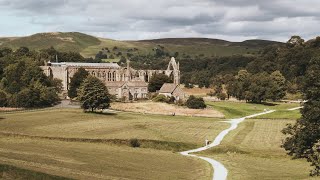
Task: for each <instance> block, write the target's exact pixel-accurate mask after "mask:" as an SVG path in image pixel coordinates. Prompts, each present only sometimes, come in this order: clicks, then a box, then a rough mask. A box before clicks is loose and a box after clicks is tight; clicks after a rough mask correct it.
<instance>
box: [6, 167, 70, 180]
mask: <svg viewBox="0 0 320 180" xmlns="http://www.w3.org/2000/svg"><path fill="white" fill-rule="evenodd" d="M0 179H8V180H9V179H21V180H22V179H41V180H69V179H70V178H65V177H60V176H54V175H50V174H45V173H41V172H37V171H31V170H27V169H22V168H18V167H15V166H10V165H6V164H0Z"/></svg>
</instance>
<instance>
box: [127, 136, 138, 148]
mask: <svg viewBox="0 0 320 180" xmlns="http://www.w3.org/2000/svg"><path fill="white" fill-rule="evenodd" d="M129 143H130V146H131V147H134V148H136V147H140V142H139V140H138V139H136V138H133V139H130V140H129Z"/></svg>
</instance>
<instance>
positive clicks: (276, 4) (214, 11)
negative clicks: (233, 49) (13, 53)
mask: <svg viewBox="0 0 320 180" xmlns="http://www.w3.org/2000/svg"><path fill="white" fill-rule="evenodd" d="M318 7H320V1H318V0H309V1H305V0H296V1H294V2H293V1H292V0H281V1H279V0H268V1H265V0H223V1H222V0H189V1H180V0H160V1H149V0H130V1H129V0H118V1H114V0H78V1H73V0H24V1H20V0H0V11H1V12H0V13H2V14H3V13H6V14H9V15H12V16H17V17H30V20H29V23H30V25H31V26H32V25H37V26H43V27H45V28H46V29H49V30H51V31H56V30H59V31H82V32H87V33H90V34H95V35H103V36H105V37H109V38H117V39H139V38H146V37H147V38H153V37H158V38H159V37H186V36H201V37H215V36H218V37H224V38H227V39H228V40H232V39H233V38H234V39H236V40H241V39H246V38H252V37H259V38H260V37H262V38H264V37H266V38H270V39H277V40H279V39H283V40H285V39H286V38H287V37H288V34H292V33H295V34H301V35H303V36H306V38H310V37H312V36H316V35H317V29H319V25H318V24H320V18H319V17H320V11H318ZM17 23H18V22H17ZM0 25H1V24H0ZM0 33H1V30H0ZM35 33H36V32H35ZM0 35H1V34H0Z"/></svg>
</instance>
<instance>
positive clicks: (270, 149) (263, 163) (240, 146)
mask: <svg viewBox="0 0 320 180" xmlns="http://www.w3.org/2000/svg"><path fill="white" fill-rule="evenodd" d="M207 104H208V105H211V106H213V107H215V108H216V109H217V110H220V111H221V112H223V113H224V114H225V115H226V116H227V117H228V118H236V117H243V116H247V115H250V114H254V113H258V112H262V111H263V110H264V109H274V110H277V111H276V112H274V113H271V114H267V115H263V116H258V117H256V118H259V119H246V120H245V121H244V122H243V123H241V124H240V125H239V127H238V128H237V129H236V130H234V131H231V132H230V134H228V135H227V136H226V138H225V139H224V140H223V141H222V144H221V145H219V146H218V147H215V148H212V149H210V150H207V151H205V152H202V153H201V154H203V155H205V156H208V157H212V158H214V159H216V160H218V161H220V162H222V164H224V165H225V166H226V168H227V169H228V171H229V175H228V178H229V179H309V178H310V177H309V176H308V175H309V170H310V167H309V164H308V163H307V162H306V161H304V160H291V158H290V157H289V156H287V155H286V152H285V151H284V150H283V149H282V148H281V147H280V146H281V142H282V140H283V139H284V135H283V134H282V133H281V130H282V129H283V128H284V127H285V126H286V124H288V123H294V122H295V120H294V119H297V118H299V117H300V116H301V115H300V113H299V110H295V111H288V110H287V109H289V108H293V107H298V106H299V104H295V103H292V104H291V103H277V104H276V105H274V106H267V105H261V104H260V105H259V104H249V103H237V102H207Z"/></svg>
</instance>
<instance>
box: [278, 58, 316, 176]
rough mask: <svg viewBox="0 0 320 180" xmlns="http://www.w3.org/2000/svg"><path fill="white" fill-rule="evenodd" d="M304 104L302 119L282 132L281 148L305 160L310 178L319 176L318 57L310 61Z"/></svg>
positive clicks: (304, 89)
mask: <svg viewBox="0 0 320 180" xmlns="http://www.w3.org/2000/svg"><path fill="white" fill-rule="evenodd" d="M303 93H304V95H305V100H306V103H304V107H303V109H302V110H301V114H302V117H301V118H300V119H298V120H297V121H296V123H295V124H294V125H291V124H289V125H288V126H287V127H286V128H285V129H283V130H282V132H283V133H284V134H285V135H286V136H287V138H286V139H285V141H284V143H283V145H282V147H283V148H284V149H285V150H286V151H287V153H288V154H289V155H290V156H293V158H305V159H307V160H308V161H309V162H311V165H312V166H314V169H313V170H312V171H311V172H310V175H312V176H319V175H320V158H319V157H320V156H319V152H320V146H319V145H320V144H319V143H320V57H319V56H318V57H315V58H313V59H312V60H311V62H310V66H309V68H308V70H307V74H306V80H305V83H304V87H303Z"/></svg>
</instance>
